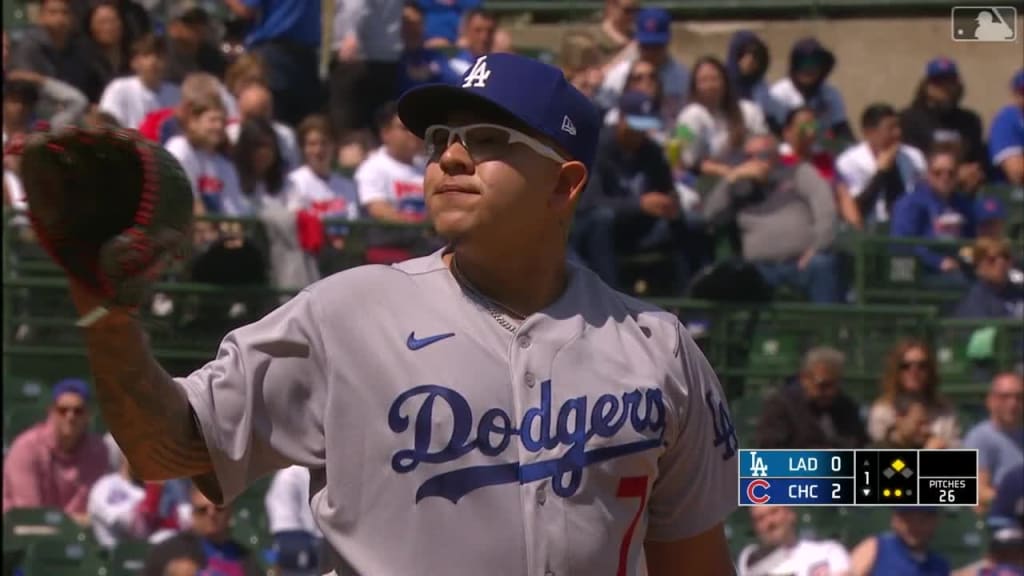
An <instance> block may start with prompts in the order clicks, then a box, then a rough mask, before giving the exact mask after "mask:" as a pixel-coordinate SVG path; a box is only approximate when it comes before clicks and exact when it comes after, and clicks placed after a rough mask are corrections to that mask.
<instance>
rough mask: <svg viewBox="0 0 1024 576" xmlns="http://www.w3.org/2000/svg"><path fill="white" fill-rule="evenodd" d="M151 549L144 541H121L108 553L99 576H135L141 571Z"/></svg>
mask: <svg viewBox="0 0 1024 576" xmlns="http://www.w3.org/2000/svg"><path fill="white" fill-rule="evenodd" d="M150 548H151V546H150V544H149V542H146V541H145V540H123V541H121V542H118V543H117V546H116V547H115V548H114V549H113V550H111V551H110V555H109V560H108V561H107V562H106V563H105V566H104V567H103V568H101V569H100V574H99V576H135V575H136V574H139V573H140V572H141V571H142V567H143V566H144V565H145V562H146V555H147V554H148V553H149V549H150Z"/></svg>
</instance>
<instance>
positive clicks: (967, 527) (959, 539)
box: [932, 508, 985, 566]
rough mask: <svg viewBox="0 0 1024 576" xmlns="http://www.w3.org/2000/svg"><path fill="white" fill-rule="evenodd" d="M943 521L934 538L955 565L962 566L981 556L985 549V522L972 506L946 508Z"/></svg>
mask: <svg viewBox="0 0 1024 576" xmlns="http://www.w3.org/2000/svg"><path fill="white" fill-rule="evenodd" d="M941 514H942V521H941V522H940V523H939V528H938V530H937V531H936V532H935V538H934V539H933V540H932V549H934V550H939V551H941V552H942V553H943V555H945V556H946V558H947V559H948V560H949V561H950V563H951V564H952V565H953V566H962V565H964V564H966V563H968V562H973V561H974V560H977V559H978V558H980V557H981V556H982V555H983V554H984V551H985V528H984V523H983V522H982V521H981V520H979V519H978V516H977V515H976V514H975V513H974V510H972V509H970V508H944V509H943V510H942V512H941Z"/></svg>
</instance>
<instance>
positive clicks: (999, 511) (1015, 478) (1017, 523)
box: [986, 465, 1024, 545]
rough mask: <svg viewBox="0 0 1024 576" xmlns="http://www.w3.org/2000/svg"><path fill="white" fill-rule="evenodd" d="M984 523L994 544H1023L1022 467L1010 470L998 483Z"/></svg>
mask: <svg viewBox="0 0 1024 576" xmlns="http://www.w3.org/2000/svg"><path fill="white" fill-rule="evenodd" d="M986 523H987V524H988V527H989V530H990V534H991V537H992V540H993V541H994V542H998V543H1000V544H1014V545H1020V544H1021V543H1024V466H1021V465H1018V466H1016V467H1014V468H1012V469H1010V471H1009V472H1007V473H1006V474H1005V475H1004V476H1003V478H1002V480H1000V481H999V485H998V486H997V487H996V497H995V499H994V500H992V507H991V508H990V509H989V514H988V518H987V519H986Z"/></svg>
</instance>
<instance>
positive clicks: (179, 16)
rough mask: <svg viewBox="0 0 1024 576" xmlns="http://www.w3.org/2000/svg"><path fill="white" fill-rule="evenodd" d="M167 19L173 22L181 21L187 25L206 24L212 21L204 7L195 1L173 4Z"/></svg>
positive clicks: (187, 0)
mask: <svg viewBox="0 0 1024 576" xmlns="http://www.w3.org/2000/svg"><path fill="white" fill-rule="evenodd" d="M167 17H168V20H169V21H171V22H174V21H177V20H180V21H181V22H184V23H185V24H206V23H207V22H208V21H209V19H210V15H209V14H207V13H206V10H205V9H204V8H203V6H202V5H201V4H200V3H199V2H196V1H194V0H179V1H178V2H172V3H171V8H170V10H168V12H167Z"/></svg>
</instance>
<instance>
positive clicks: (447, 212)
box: [430, 208, 475, 240]
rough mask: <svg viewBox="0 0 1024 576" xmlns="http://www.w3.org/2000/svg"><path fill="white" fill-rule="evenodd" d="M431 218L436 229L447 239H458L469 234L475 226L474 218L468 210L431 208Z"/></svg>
mask: <svg viewBox="0 0 1024 576" xmlns="http://www.w3.org/2000/svg"><path fill="white" fill-rule="evenodd" d="M430 219H431V222H432V223H433V225H434V231H435V232H437V234H438V235H439V236H441V237H442V238H445V239H447V240H457V239H460V238H465V237H466V236H468V235H469V234H470V233H471V232H472V231H473V228H474V224H473V223H474V220H475V219H474V218H473V215H472V214H471V213H469V212H468V211H466V210H457V209H453V208H446V209H433V208H432V209H431V211H430Z"/></svg>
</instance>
